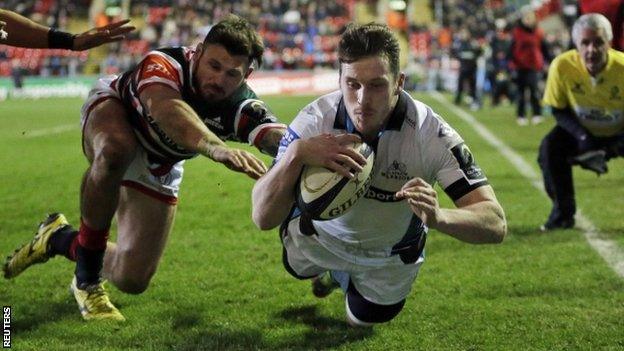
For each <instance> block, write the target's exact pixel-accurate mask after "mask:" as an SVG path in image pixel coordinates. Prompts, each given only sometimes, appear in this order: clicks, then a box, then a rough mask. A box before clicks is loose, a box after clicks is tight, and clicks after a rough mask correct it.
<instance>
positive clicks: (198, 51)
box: [193, 43, 204, 61]
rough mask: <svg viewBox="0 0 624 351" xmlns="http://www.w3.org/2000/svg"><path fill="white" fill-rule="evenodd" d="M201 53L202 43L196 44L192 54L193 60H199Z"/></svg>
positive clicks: (202, 49)
mask: <svg viewBox="0 0 624 351" xmlns="http://www.w3.org/2000/svg"><path fill="white" fill-rule="evenodd" d="M203 51H204V45H203V43H199V44H197V46H196V47H195V54H193V60H195V61H199V58H200V57H201V55H202V52H203Z"/></svg>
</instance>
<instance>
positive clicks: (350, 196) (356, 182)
mask: <svg viewBox="0 0 624 351" xmlns="http://www.w3.org/2000/svg"><path fill="white" fill-rule="evenodd" d="M351 148H353V149H354V150H357V151H358V152H359V153H360V154H361V155H362V156H364V158H366V166H364V168H363V169H362V171H360V172H358V173H356V174H355V177H354V178H353V179H349V178H346V177H343V176H342V175H340V174H338V173H336V172H334V171H331V170H329V169H327V168H324V167H314V166H304V167H303V170H302V172H301V176H300V178H299V184H298V186H297V189H296V199H297V207H299V209H300V210H301V212H303V213H304V214H306V215H308V216H309V217H310V218H312V219H316V220H329V219H333V218H336V217H338V216H341V215H343V214H344V213H345V212H347V211H348V210H349V209H350V208H351V207H352V206H353V205H355V203H356V202H357V201H358V200H359V199H360V198H361V197H362V196H364V194H366V192H367V191H368V187H369V186H370V183H371V173H372V170H373V161H374V160H375V152H374V151H373V148H371V147H370V146H369V145H368V144H366V143H361V142H357V143H354V144H352V146H351Z"/></svg>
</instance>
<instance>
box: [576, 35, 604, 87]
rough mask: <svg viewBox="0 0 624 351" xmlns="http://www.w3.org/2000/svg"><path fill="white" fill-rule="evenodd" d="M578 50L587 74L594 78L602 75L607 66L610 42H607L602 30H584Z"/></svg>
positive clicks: (578, 40)
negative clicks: (601, 72)
mask: <svg viewBox="0 0 624 351" xmlns="http://www.w3.org/2000/svg"><path fill="white" fill-rule="evenodd" d="M576 48H577V49H578V51H579V54H580V55H581V59H582V60H583V63H584V64H585V68H587V72H589V74H591V75H592V76H594V75H596V74H598V73H600V71H602V70H603V69H604V68H605V66H606V65H607V51H608V50H609V41H607V39H606V37H605V35H604V31H603V30H602V29H600V30H593V29H589V28H584V29H583V30H582V31H581V34H580V36H579V38H578V39H577V41H576Z"/></svg>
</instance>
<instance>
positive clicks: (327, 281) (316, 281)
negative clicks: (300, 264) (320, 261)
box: [312, 272, 340, 298]
mask: <svg viewBox="0 0 624 351" xmlns="http://www.w3.org/2000/svg"><path fill="white" fill-rule="evenodd" d="M338 287H340V284H339V283H338V282H337V281H336V280H334V278H332V276H331V274H330V273H329V272H325V273H322V274H319V275H317V276H316V277H314V278H312V294H314V296H316V297H318V298H323V297H326V296H328V295H329V294H331V293H332V291H334V290H335V289H336V288H338Z"/></svg>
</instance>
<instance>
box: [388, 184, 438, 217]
mask: <svg viewBox="0 0 624 351" xmlns="http://www.w3.org/2000/svg"><path fill="white" fill-rule="evenodd" d="M394 196H395V197H396V198H397V199H398V200H403V199H406V200H407V203H408V204H409V206H410V207H411V209H412V211H413V212H414V213H415V214H416V215H417V216H418V217H419V218H420V219H421V220H422V221H423V223H425V224H427V226H429V227H431V228H435V227H436V224H437V223H438V219H439V217H440V204H439V203H438V193H437V192H436V191H435V190H434V189H433V187H432V186H431V184H429V183H427V182H425V181H424V180H423V179H421V178H413V179H411V180H410V181H408V182H407V183H405V185H403V187H402V188H401V190H399V191H397V192H396V194H395V195H394Z"/></svg>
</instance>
